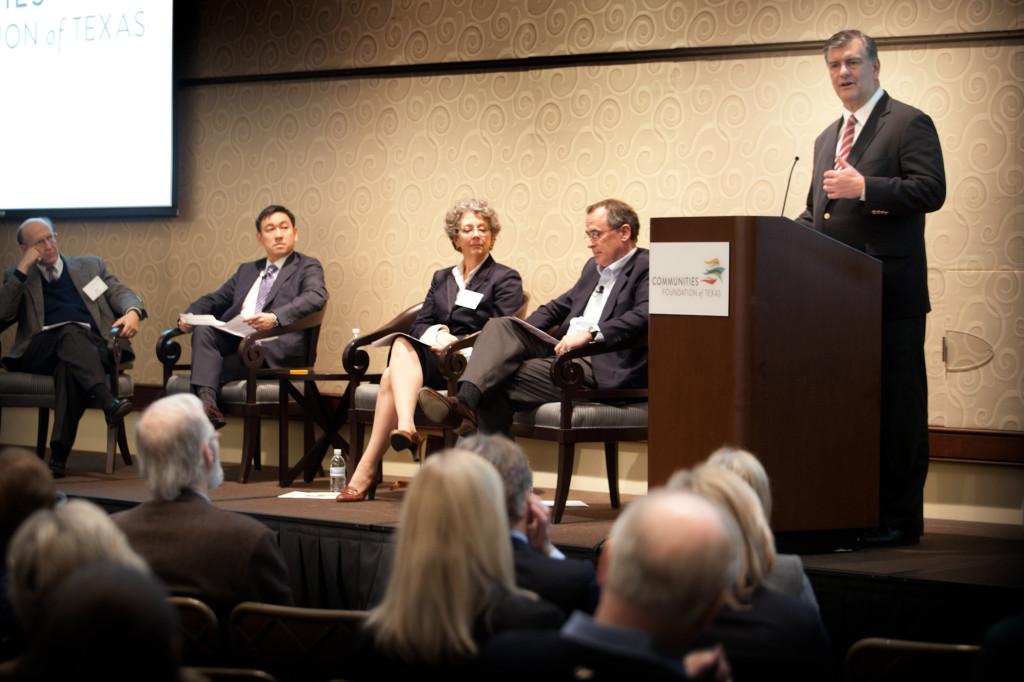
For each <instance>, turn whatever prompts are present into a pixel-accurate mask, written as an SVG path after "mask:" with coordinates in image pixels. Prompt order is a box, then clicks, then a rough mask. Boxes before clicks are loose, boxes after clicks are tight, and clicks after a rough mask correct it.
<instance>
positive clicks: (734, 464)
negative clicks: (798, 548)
mask: <svg viewBox="0 0 1024 682" xmlns="http://www.w3.org/2000/svg"><path fill="white" fill-rule="evenodd" d="M707 461H708V464H714V465H716V466H720V467H725V468H726V469H728V470H729V471H731V472H733V473H734V474H737V475H739V477H740V478H742V479H743V480H744V481H746V482H747V485H749V486H750V487H751V488H753V489H754V492H755V493H757V496H758V498H760V500H761V507H763V508H764V515H765V518H767V519H768V521H769V523H770V522H771V520H772V486H771V483H770V482H769V481H768V472H767V471H765V470H764V466H763V465H762V464H761V460H759V459H758V458H757V457H755V456H754V455H753V453H751V452H748V451H747V450H744V449H742V448H736V447H733V446H731V445H725V446H722V447H720V448H718V449H717V450H715V451H714V452H712V453H711V456H710V457H708V459H707Z"/></svg>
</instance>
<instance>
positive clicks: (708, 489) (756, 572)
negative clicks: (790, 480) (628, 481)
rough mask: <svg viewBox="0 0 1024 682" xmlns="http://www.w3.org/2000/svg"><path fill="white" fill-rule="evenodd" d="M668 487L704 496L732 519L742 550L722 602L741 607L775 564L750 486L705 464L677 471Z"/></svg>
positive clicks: (760, 510)
mask: <svg viewBox="0 0 1024 682" xmlns="http://www.w3.org/2000/svg"><path fill="white" fill-rule="evenodd" d="M668 488H670V489H672V490H686V491H689V492H693V493H696V494H698V495H701V496H703V497H706V498H707V499H709V500H711V501H712V502H715V503H716V504H718V505H719V506H720V507H721V508H722V509H723V510H725V512H726V513H728V514H729V515H730V516H732V517H733V520H735V521H736V525H737V526H739V529H740V535H741V536H742V540H743V552H742V553H741V557H740V570H739V574H738V575H737V577H736V582H735V584H734V585H733V588H732V590H731V593H727V595H726V601H727V602H728V603H729V605H730V606H732V607H733V608H743V605H744V604H749V603H750V600H751V597H753V594H754V592H755V591H757V589H758V588H760V587H761V586H762V585H764V582H765V579H766V578H767V576H768V574H769V573H771V571H772V567H773V566H774V565H775V538H774V537H773V536H772V530H771V528H770V527H769V526H768V519H767V518H765V515H764V508H763V507H762V506H761V501H760V500H759V499H758V497H757V494H756V493H755V492H754V489H753V488H751V487H750V486H749V485H747V483H746V482H745V481H744V480H743V479H742V478H740V477H739V476H738V475H736V474H734V473H733V472H731V471H729V470H728V469H725V468H723V467H720V466H717V465H714V464H708V463H704V464H700V465H698V466H696V467H694V468H693V469H681V470H680V471H677V472H676V473H674V474H673V475H672V478H670V479H669V481H668Z"/></svg>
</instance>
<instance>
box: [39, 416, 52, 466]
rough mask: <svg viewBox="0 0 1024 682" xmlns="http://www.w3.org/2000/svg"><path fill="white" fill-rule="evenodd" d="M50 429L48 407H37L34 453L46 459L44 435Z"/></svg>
mask: <svg viewBox="0 0 1024 682" xmlns="http://www.w3.org/2000/svg"><path fill="white" fill-rule="evenodd" d="M49 431H50V408H48V407H40V408H39V424H38V426H37V427H36V454H37V455H39V459H46V435H47V433H49Z"/></svg>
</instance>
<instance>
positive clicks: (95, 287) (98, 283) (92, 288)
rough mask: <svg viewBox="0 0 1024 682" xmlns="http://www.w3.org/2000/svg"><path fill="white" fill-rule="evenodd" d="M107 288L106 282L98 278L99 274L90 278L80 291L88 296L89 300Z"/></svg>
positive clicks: (92, 299)
mask: <svg viewBox="0 0 1024 682" xmlns="http://www.w3.org/2000/svg"><path fill="white" fill-rule="evenodd" d="M106 290H107V283H106V282H104V281H103V280H102V279H100V276H99V275H96V276H95V277H93V278H92V281H91V282H89V283H88V284H86V285H85V287H84V288H83V289H82V291H84V292H85V295H86V296H88V297H89V300H90V301H95V300H96V299H97V298H99V297H100V296H102V295H103V292H104V291H106Z"/></svg>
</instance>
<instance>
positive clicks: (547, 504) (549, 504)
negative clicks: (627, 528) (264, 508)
mask: <svg viewBox="0 0 1024 682" xmlns="http://www.w3.org/2000/svg"><path fill="white" fill-rule="evenodd" d="M335 497H337V495H335ZM544 506H545V507H554V506H555V501H554V500H544ZM569 507H577V508H579V509H586V508H587V507H588V505H587V503H586V502H583V501H582V500H566V501H565V508H566V509H568V508H569Z"/></svg>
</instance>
